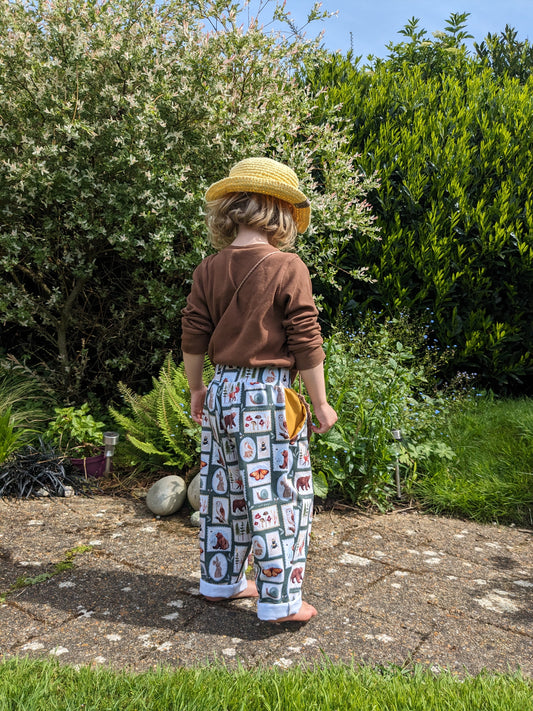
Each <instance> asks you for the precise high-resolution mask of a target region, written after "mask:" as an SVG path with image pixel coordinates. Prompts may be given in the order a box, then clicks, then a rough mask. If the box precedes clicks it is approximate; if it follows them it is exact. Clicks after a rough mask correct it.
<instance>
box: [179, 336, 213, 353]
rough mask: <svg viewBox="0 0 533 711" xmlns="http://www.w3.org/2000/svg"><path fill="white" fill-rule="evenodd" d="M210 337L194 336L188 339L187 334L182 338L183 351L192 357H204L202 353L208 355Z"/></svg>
mask: <svg viewBox="0 0 533 711" xmlns="http://www.w3.org/2000/svg"><path fill="white" fill-rule="evenodd" d="M209 340H210V338H209V336H207V337H203V336H194V337H192V338H188V337H187V336H186V335H185V334H183V335H182V337H181V350H182V351H183V352H184V353H190V354H191V355H202V353H207V349H208V348H209Z"/></svg>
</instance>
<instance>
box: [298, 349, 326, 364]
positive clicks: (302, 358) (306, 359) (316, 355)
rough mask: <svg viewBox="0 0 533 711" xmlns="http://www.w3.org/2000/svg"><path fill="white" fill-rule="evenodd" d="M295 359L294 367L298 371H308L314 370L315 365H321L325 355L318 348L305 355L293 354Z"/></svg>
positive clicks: (322, 350)
mask: <svg viewBox="0 0 533 711" xmlns="http://www.w3.org/2000/svg"><path fill="white" fill-rule="evenodd" d="M293 355H294V359H295V365H296V368H298V370H310V369H311V368H315V367H316V366H317V365H320V364H321V363H323V362H324V361H325V359H326V354H325V353H324V349H323V348H322V346H319V347H318V348H316V349H315V350H313V351H311V352H309V351H306V352H305V353H293Z"/></svg>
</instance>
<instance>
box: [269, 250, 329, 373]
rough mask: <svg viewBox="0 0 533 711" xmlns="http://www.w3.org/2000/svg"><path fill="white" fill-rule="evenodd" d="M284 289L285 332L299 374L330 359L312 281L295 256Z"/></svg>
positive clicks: (289, 267)
mask: <svg viewBox="0 0 533 711" xmlns="http://www.w3.org/2000/svg"><path fill="white" fill-rule="evenodd" d="M280 289H281V290H282V295H283V297H284V302H285V314H284V318H283V328H284V329H285V334H286V337H287V345H288V348H289V351H290V352H291V353H292V354H293V356H294V358H295V361H296V367H297V368H298V370H308V369H309V368H314V367H315V366H317V365H319V364H320V363H322V362H323V360H324V358H325V357H326V356H325V353H324V349H323V348H322V342H323V341H322V336H321V333H320V325H319V323H318V310H317V308H316V306H315V302H314V299H313V292H312V286H311V277H310V276H309V270H308V269H307V267H306V266H305V264H304V263H303V262H302V260H301V259H300V258H299V257H298V256H296V255H295V257H294V259H292V260H291V261H290V262H289V264H288V265H287V269H286V270H285V273H284V275H283V278H282V283H281V286H280Z"/></svg>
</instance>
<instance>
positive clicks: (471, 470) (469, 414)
mask: <svg viewBox="0 0 533 711" xmlns="http://www.w3.org/2000/svg"><path fill="white" fill-rule="evenodd" d="M443 428H444V430H443V433H444V435H445V437H446V442H447V444H449V446H450V447H451V448H452V449H453V451H454V452H455V454H456V458H455V459H454V461H452V462H445V461H444V460H439V461H435V462H434V463H433V464H431V463H430V465H429V466H428V467H427V470H426V472H425V473H424V475H423V476H421V477H420V479H419V480H418V481H417V482H415V484H414V487H413V494H414V496H415V497H416V498H418V499H419V500H421V501H422V502H423V503H424V504H426V505H428V506H429V507H430V508H432V509H433V510H435V511H437V512H443V513H447V514H451V515H456V516H461V517H466V518H470V519H473V520H475V521H480V522H483V523H490V522H492V521H497V522H498V523H515V524H522V525H528V526H531V525H533V400H532V399H531V398H521V399H516V400H495V399H491V398H488V397H487V398H485V397H484V398H480V399H479V401H475V402H473V403H464V404H463V405H462V406H461V408H460V409H457V410H455V411H453V412H452V414H451V415H450V416H448V417H447V419H446V420H445V421H444V422H443Z"/></svg>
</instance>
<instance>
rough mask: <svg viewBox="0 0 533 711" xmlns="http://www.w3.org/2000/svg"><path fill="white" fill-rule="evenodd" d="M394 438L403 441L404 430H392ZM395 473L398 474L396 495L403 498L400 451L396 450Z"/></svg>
mask: <svg viewBox="0 0 533 711" xmlns="http://www.w3.org/2000/svg"><path fill="white" fill-rule="evenodd" d="M391 435H392V438H393V440H394V441H395V442H401V441H402V431H401V430H391ZM395 474H396V495H397V497H398V498H399V499H401V498H402V488H401V486H400V463H399V461H398V452H396V464H395Z"/></svg>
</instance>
